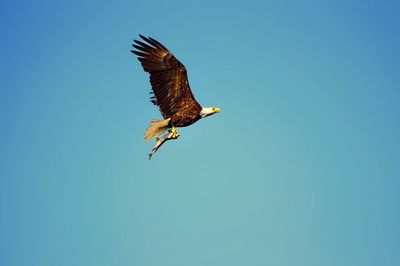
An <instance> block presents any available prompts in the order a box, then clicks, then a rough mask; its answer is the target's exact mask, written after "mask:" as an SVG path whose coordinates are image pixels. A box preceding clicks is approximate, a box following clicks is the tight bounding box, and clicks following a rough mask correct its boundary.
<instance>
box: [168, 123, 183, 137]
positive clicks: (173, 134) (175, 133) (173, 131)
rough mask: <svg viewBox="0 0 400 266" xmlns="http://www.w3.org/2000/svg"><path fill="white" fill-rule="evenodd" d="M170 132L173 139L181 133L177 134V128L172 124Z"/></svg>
mask: <svg viewBox="0 0 400 266" xmlns="http://www.w3.org/2000/svg"><path fill="white" fill-rule="evenodd" d="M170 132H171V133H172V137H173V138H174V139H176V138H178V137H179V136H180V135H181V134H179V132H178V130H176V128H175V127H174V126H172V128H171V130H170Z"/></svg>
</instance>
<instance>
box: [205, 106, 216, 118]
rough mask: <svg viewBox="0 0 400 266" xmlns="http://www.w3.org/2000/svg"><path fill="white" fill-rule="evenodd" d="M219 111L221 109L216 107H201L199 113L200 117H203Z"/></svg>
mask: <svg viewBox="0 0 400 266" xmlns="http://www.w3.org/2000/svg"><path fill="white" fill-rule="evenodd" d="M219 112H221V109H220V108H218V107H203V108H202V109H201V111H200V115H201V118H204V117H207V116H210V115H213V114H215V113H219Z"/></svg>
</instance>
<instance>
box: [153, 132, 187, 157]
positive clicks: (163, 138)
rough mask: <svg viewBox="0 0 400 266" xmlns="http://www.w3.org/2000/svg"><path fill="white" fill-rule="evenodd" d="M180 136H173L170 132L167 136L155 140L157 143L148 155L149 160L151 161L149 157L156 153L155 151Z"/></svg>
mask: <svg viewBox="0 0 400 266" xmlns="http://www.w3.org/2000/svg"><path fill="white" fill-rule="evenodd" d="M179 136H180V134H175V135H174V133H173V132H171V131H169V133H168V134H166V135H164V136H162V137H161V138H157V143H156V146H154V148H153V150H152V151H151V153H149V160H150V159H151V157H152V156H153V155H154V154H155V153H156V152H157V150H158V149H159V148H160V147H161V146H162V145H163V144H164V143H165V142H166V141H168V140H171V139H177V138H178V137H179Z"/></svg>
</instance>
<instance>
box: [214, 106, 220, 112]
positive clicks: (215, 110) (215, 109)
mask: <svg viewBox="0 0 400 266" xmlns="http://www.w3.org/2000/svg"><path fill="white" fill-rule="evenodd" d="M213 111H214V112H215V113H219V112H221V109H220V108H218V107H214V108H213Z"/></svg>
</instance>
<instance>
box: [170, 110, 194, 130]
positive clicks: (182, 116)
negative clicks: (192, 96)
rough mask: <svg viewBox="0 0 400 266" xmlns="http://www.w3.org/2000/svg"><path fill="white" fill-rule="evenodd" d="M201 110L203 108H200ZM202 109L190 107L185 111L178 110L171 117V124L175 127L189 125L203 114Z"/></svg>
mask: <svg viewBox="0 0 400 266" xmlns="http://www.w3.org/2000/svg"><path fill="white" fill-rule="evenodd" d="M200 110H201V109H200ZM199 113H200V111H197V110H193V109H189V110H187V111H186V112H185V110H183V111H182V112H178V113H176V114H174V115H173V116H172V117H171V126H174V127H187V126H190V125H191V124H193V123H195V122H197V121H198V120H199V119H200V118H201V116H200V114H199Z"/></svg>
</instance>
